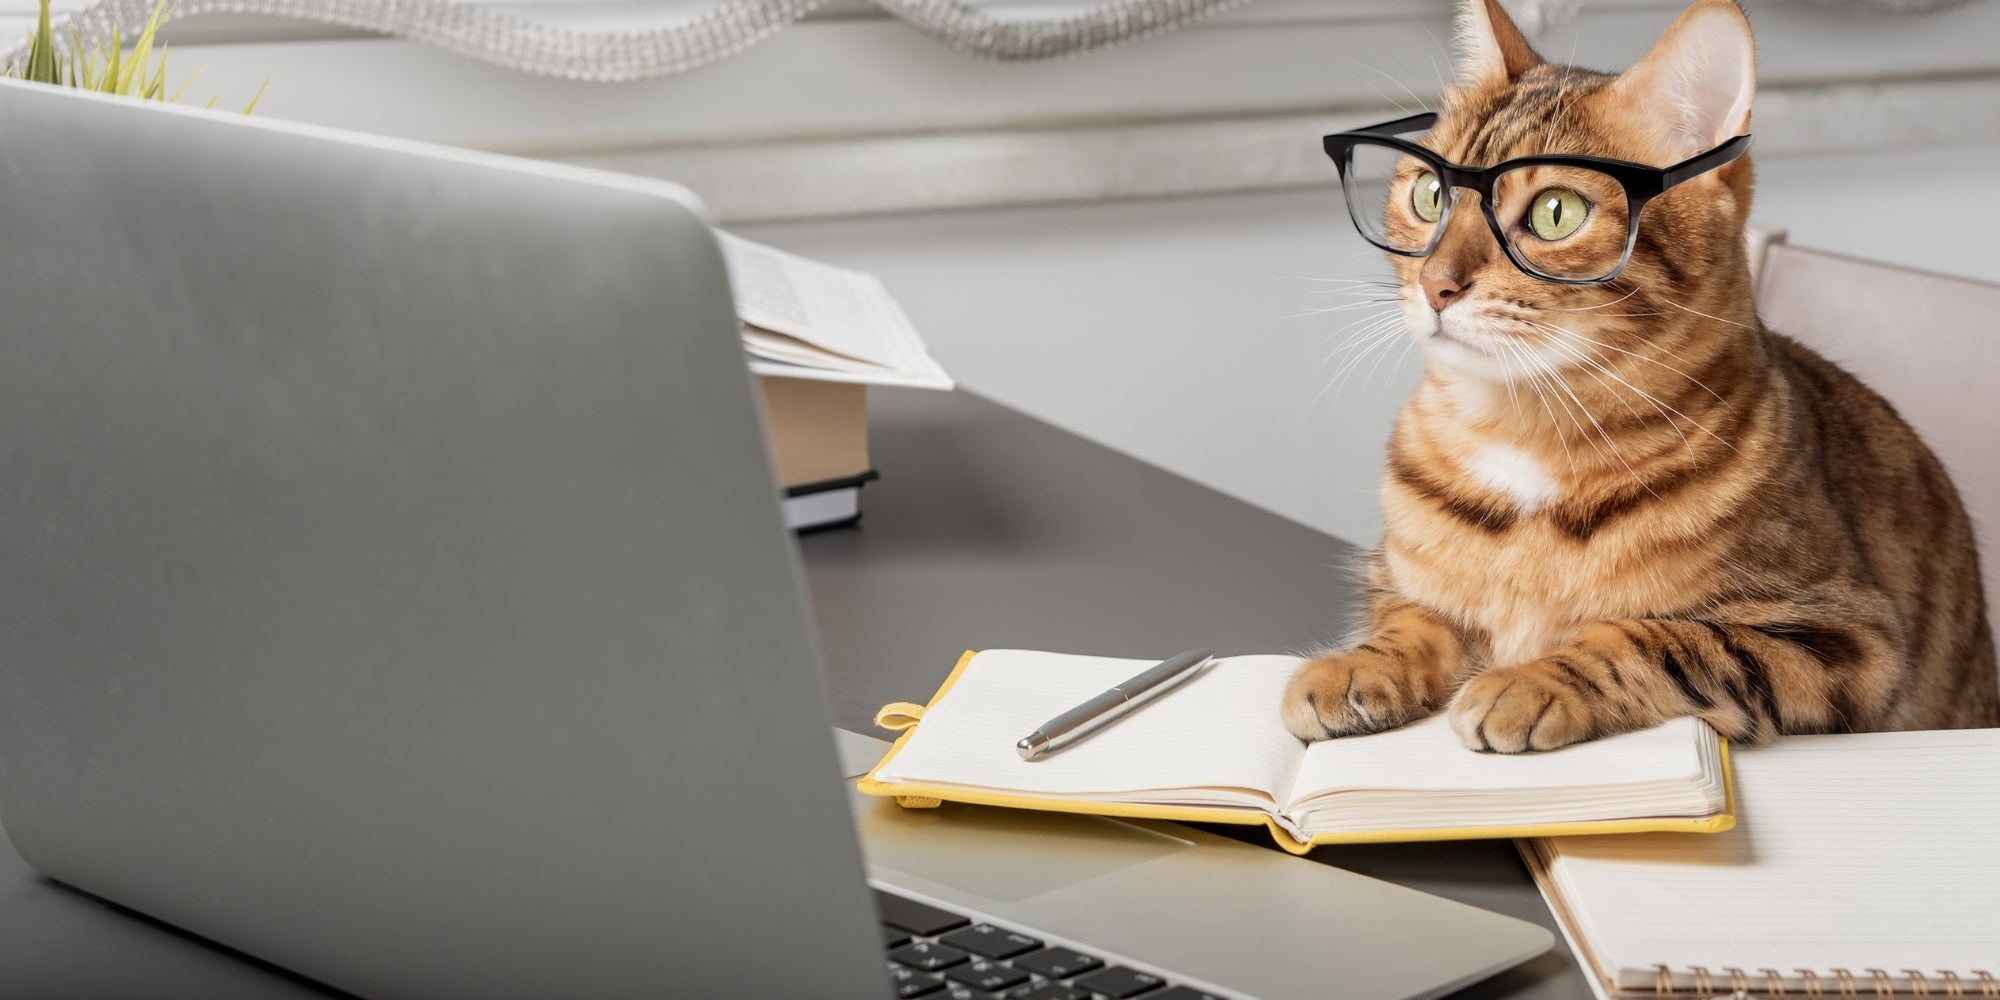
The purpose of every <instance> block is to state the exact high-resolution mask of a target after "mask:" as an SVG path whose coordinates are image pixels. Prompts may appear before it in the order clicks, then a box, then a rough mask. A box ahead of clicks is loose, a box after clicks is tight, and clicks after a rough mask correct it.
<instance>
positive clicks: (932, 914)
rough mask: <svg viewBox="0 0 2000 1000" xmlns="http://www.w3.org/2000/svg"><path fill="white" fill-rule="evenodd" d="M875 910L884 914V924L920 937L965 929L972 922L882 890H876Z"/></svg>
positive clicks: (948, 911)
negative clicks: (957, 928)
mask: <svg viewBox="0 0 2000 1000" xmlns="http://www.w3.org/2000/svg"><path fill="white" fill-rule="evenodd" d="M875 909H876V912H878V913H880V914H882V922H883V923H885V924H888V925H889V926H891V927H898V928H901V929H903V930H906V931H909V932H910V933H912V934H915V935H917V936H918V937H932V936H935V935H938V934H943V933H944V932H945V931H948V930H951V929H952V928H954V927H964V926H965V925H966V924H969V923H971V922H972V921H970V920H967V919H965V918H964V917H961V916H959V915H958V914H956V913H953V912H951V911H950V910H940V909H938V908H937V907H935V906H932V905H930V904H929V903H919V902H917V901H916V900H914V899H904V898H903V897H901V896H898V895H896V894H895V893H892V892H883V891H882V890H880V889H877V890H875Z"/></svg>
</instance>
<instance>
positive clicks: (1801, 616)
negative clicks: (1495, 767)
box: [1281, 0, 2000, 753]
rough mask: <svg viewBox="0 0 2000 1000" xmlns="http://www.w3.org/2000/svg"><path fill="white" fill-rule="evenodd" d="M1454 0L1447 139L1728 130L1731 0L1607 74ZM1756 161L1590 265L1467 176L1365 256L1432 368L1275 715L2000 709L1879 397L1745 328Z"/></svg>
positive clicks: (1484, 145) (1598, 732) (1715, 722)
mask: <svg viewBox="0 0 2000 1000" xmlns="http://www.w3.org/2000/svg"><path fill="white" fill-rule="evenodd" d="M1459 21H1460V24H1459V28H1460V36H1461V37H1460V44H1461V48H1462V49H1463V50H1464V57H1463V58H1462V59H1461V61H1460V71H1461V72H1460V76H1459V78H1458V80H1457V81H1456V82H1455V83H1454V84H1453V85H1452V86H1451V87H1450V88H1449V90H1448V91H1447V93H1446V95H1445V103H1444V106H1443V110H1442V112H1441V117H1440V118H1439V120H1438V122H1437V123H1436V125H1435V126H1434V127H1433V128H1431V130H1430V131H1429V133H1428V134H1427V135H1425V136H1423V137H1422V144H1423V145H1424V146H1425V147H1426V148H1428V149H1430V150H1432V151H1433V152H1435V153H1437V154H1439V155H1441V156H1443V157H1444V158H1445V159H1446V160H1449V161H1451V162H1453V163H1459V164H1467V165H1473V166H1482V165H1488V164H1493V163H1496V162H1499V161H1501V160H1505V159H1508V158H1512V157H1518V156H1523V155H1530V154H1537V153H1542V152H1560V153H1582V154H1590V155H1597V156H1606V157H1613V158H1617V159H1621V160H1628V161H1634V162H1638V163H1645V164H1655V165H1659V166H1667V165H1671V164H1675V163H1677V162H1679V161H1681V160H1683V159H1685V158H1687V157H1689V156H1692V155H1694V154H1697V153H1701V152H1704V151H1706V150H1708V149H1710V148H1712V147H1715V146H1717V145H1719V144H1721V143H1723V142H1725V141H1727V140H1729V139H1730V138H1731V137H1733V136H1736V135H1739V134H1744V133H1747V132H1748V131H1749V117H1750V102H1751V96H1752V93H1753V91H1754V88H1755V82H1754V49H1753V45H1752V40H1751V34H1750V25H1749V22H1748V20H1747V19H1746V18H1745V17H1744V14H1743V12H1742V10H1741V8H1740V7H1739V6H1738V5H1737V4H1736V3H1735V2H1733V0H1702V2H1698V3H1696V4H1694V5H1693V6H1691V7H1689V8H1688V9H1687V10H1686V11H1685V12H1683V13H1682V14H1681V15H1680V17H1679V19H1678V20H1676V21H1675V22H1674V23H1673V25H1672V26H1671V27H1670V28H1668V29H1667V31H1666V33H1665V34H1664V35H1663V36H1662V37H1661V38H1660V40H1659V42H1658V43H1657V44H1656V45H1655V46H1654V47H1653V49H1652V50H1651V51H1650V52H1649V53H1648V54H1647V55H1646V56H1645V57H1644V59H1642V60H1641V61H1640V62H1639V63H1638V64H1637V65H1635V66H1634V67H1632V68H1631V69H1629V70H1627V71H1626V72H1624V73H1621V74H1615V75H1614V74H1607V73H1599V72H1595V71H1591V70H1586V69H1580V68H1575V67H1569V66H1559V65H1553V64H1550V63H1548V62H1546V61H1544V60H1543V59H1542V58H1541V56H1539V55H1538V54H1536V53H1535V51H1534V50H1533V49H1532V48H1531V47H1530V46H1529V44H1528V42H1527V41H1526V39H1525V38H1524V37H1523V36H1522V35H1521V33H1520V31H1519V30H1518V29H1517V28H1516V27H1515V26H1514V24H1513V22H1512V21H1511V20H1510V19H1509V18H1508V16H1507V14H1506V12H1505V11H1504V10H1502V9H1501V7H1500V6H1499V4H1498V3H1496V2H1494V0H1471V2H1470V3H1467V4H1465V5H1464V6H1463V8H1462V9H1461V11H1460V17H1459ZM1427 176H1431V177H1433V178H1434V177H1435V175H1427ZM1752 178H1753V171H1752V167H1751V163H1750V160H1749V159H1748V158H1747V157H1745V158H1740V159H1737V160H1735V161H1733V162H1731V163H1729V164H1727V165H1725V166H1723V167H1721V168H1719V169H1716V170H1714V171H1712V172H1709V173H1707V174H1703V175H1701V176H1697V177H1695V178H1693V179H1691V180H1688V181H1686V182H1684V183H1682V184H1680V185H1679V186H1677V187H1674V188H1672V189H1670V190H1668V191H1667V192H1665V194H1663V195H1661V196H1660V197H1658V198H1656V199H1654V200H1653V201H1652V202H1651V203H1650V204H1647V205H1646V206H1645V209H1644V213H1643V215H1642V217H1641V219H1640V222H1639V228H1638V232H1637V242H1636V244H1635V245H1634V248H1633V250H1632V255H1631V259H1630V261H1629V263H1628V264H1627V265H1626V269H1625V270H1624V271H1623V272H1622V273H1621V274H1620V275H1619V277H1618V278H1616V279H1615V280H1613V281H1612V282H1610V283H1608V284H1597V285H1573V284H1557V283H1554V282H1550V281H1545V280H1540V279H1537V278H1535V277H1531V276H1530V275H1528V274H1526V273H1524V272H1523V271H1522V270H1520V269H1518V268H1517V267H1516V266H1515V265H1514V264H1513V263H1510V261H1509V260H1508V258H1507V256H1506V255H1505V254H1504V253H1503V251H1502V248H1501V246H1500V245H1499V243H1498V242H1497V241H1496V240H1495V239H1494V237H1493V235H1492V233H1491V232H1490V231H1489V229H1488V225H1487V222H1486V220H1485V219H1483V218H1482V217H1481V215H1480V212H1479V211H1477V210H1475V206H1474V205H1473V204H1472V202H1475V201H1476V200H1477V198H1478V196H1477V195H1476V194H1472V193H1469V192H1458V194H1459V195H1460V196H1461V197H1462V198H1463V199H1464V203H1462V204H1461V205H1460V207H1461V208H1463V209H1466V210H1463V211H1457V212H1454V213H1452V214H1451V215H1450V216H1448V217H1447V218H1446V219H1445V229H1444V232H1443V235H1442V236H1441V237H1440V238H1439V242H1438V243H1437V244H1436V246H1435V248H1434V249H1433V250H1432V251H1431V252H1430V254H1429V255H1428V256H1427V257H1420V258H1418V257H1402V256H1394V255H1391V256H1390V257H1389V260H1390V263H1391V264H1392V266H1393V267H1394V268H1395V271H1396V277H1397V279H1398V281H1397V283H1398V287H1399V289H1400V291H1399V295H1398V305H1399V307H1400V310H1401V313H1402V315H1403V317H1404V319H1405V321H1406V322H1407V325H1408V327H1409V332H1410V334H1411V336H1413V337H1414V338H1415V339H1416V340H1417V342H1418V343H1419V345H1420V346H1421V347H1422V349H1423V352H1424V355H1425V367H1426V371H1425V375H1424V377H1423V379H1422V381H1421V383H1420V384H1419V386H1418V387H1417V389H1416V390H1415V391H1414V393H1413V394H1412V395H1411V396H1410V398H1409V399H1408V401H1407V402H1406V403H1405V404H1404V406H1403V409H1402V411H1401V413H1400V415H1399V417H1398V419H1397V423H1396V426H1395V430H1394V432H1393V434H1392V436H1391V440H1390V445H1389V453H1388V462H1387V468H1386V470H1385V472H1384V476H1383V482H1382V494H1381V495H1382V512H1383V520H1384V529H1385V531H1384V538H1383V541H1382V544H1381V545H1380V547H1379V548H1377V549H1376V550H1375V551H1374V552H1373V553H1372V554H1371V555H1370V557H1369V559H1368V562H1367V564H1366V567H1365V580H1366V584H1367V590H1368V603H1367V606H1366V615H1365V623H1364V626H1363V630H1362V631H1361V632H1360V633H1359V634H1358V636H1357V638H1359V639H1360V641H1359V642H1358V643H1357V644H1355V645H1353V646H1352V647H1351V648H1348V649H1346V650H1344V651H1339V652H1328V653H1322V654H1319V655H1317V656H1315V657H1313V658H1312V659H1310V660H1309V661H1308V662H1307V663H1306V664H1305V665H1303V666H1302V667H1300V668H1299V670H1298V672H1297V673H1296V674H1295V675H1294V676H1293V678H1292V679H1291V682H1290V684H1289V686H1288V688H1287V690H1286V692H1285V695H1284V701H1283V705H1282V707H1281V714H1282V716H1283V719H1284V722H1285V724H1286V727H1287V728H1288V729H1289V730H1290V731H1291V732H1292V733H1293V734H1294V735H1296V736H1298V737H1299V738H1301V739H1304V740H1307V741H1312V740H1320V739H1327V738H1332V737H1339V736H1347V735H1354V734H1363V733H1370V732H1377V731H1380V730H1384V729H1388V728H1392V727H1396V726H1399V725H1402V724H1404V723H1407V722H1410V721H1412V720H1414V719H1417V718H1420V717H1423V716H1426V715H1429V714H1431V713H1433V712H1435V711H1437V710H1438V709H1439V708H1440V707H1446V706H1447V703H1448V708H1447V710H1448V712H1449V718H1450V723H1451V726H1452V728H1453V730H1454V731H1455V732H1456V733H1457V734H1458V736H1459V738H1460V739H1462V740H1463V741H1464V742H1465V744H1466V745H1467V746H1468V747H1470V748H1472V749H1474V750H1480V751H1489V752H1500V753H1516V752H1522V751H1540V750H1549V749H1554V748H1557V747H1561V746H1564V745H1567V744H1571V743H1575V742H1579V741H1582V740H1588V739H1593V738H1596V737H1600V736H1605V735H1608V734H1613V733H1618V732H1622V731H1627V730H1633V729H1640V728H1645V727H1649V726H1652V725H1655V724H1658V723H1660V722H1663V721H1665V720H1667V719H1670V718H1675V717H1681V716H1688V715H1693V716H1698V717H1700V718H1702V719H1704V720H1706V721H1707V722H1708V723H1709V724H1711V725H1712V726H1714V727H1715V729H1716V730H1717V731H1719V732H1721V733H1722V734H1723V735H1724V736H1726V737H1728V738H1729V739H1731V740H1733V741H1739V742H1742V743H1750V744H1754V743H1756V742H1758V741H1760V740H1764V739H1767V738H1769V737H1771V736H1773V735H1776V734H1781V733H1822V732H1845V731H1869V730H1902V729H1929V728H1961V727H1976V726H1994V725H2000V680H1996V672H1995V665H1994V646H1993V636H1992V631H1991V629H1990V627H1989V625H1988V623H1987V620H1986V602H1985V597H1984V595H1983V594H1982V593H1981V586H1980V576H1979V562H1978V559H1977V555H1976V552H1975V549H1974V538H1973V529H1972V525H1971V522H1970V520H1969V519H1968V517H1967V515H1966V512H1965V509H1964V507H1963V505H1962V504H1961V503H1960V500H1959V498H1958V495H1957V493H1956V491H1955V490H1954V488H1953V486H1952V484H1951V481H1950V479H1949V478H1948V477H1947V476H1946V474H1945V470H1944V468H1943V466H1942V465H1941V464H1940V463H1939V461H1938V460H1937V458H1936V457H1935V456H1933V455H1932V453H1931V452H1930V451H1929V449H1927V448H1926V447H1925V446H1924V444H1923V442H1922V441H1921V440H1919V439H1918V437H1917V435H1916V433H1915V432H1914V431H1913V430H1912V429H1911V428H1910V426H1909V425H1908V424H1906V423H1905V422H1904V421H1903V420H1902V419H1901V418H1900V417H1899V416H1897V414H1896V411H1895V410H1894V409H1893V408H1892V407H1891V406H1890V404H1889V403H1888V402H1886V401H1885V400H1883V399H1882V398H1881V397H1880V396H1878V395H1876V394H1875V393H1874V392H1873V391H1872V390H1870V389H1869V388H1868V387H1866V386H1865V385H1863V384H1862V383H1861V382H1860V381H1858V380H1857V379H1856V378H1854V377H1853V376H1852V375H1850V374H1848V373H1847V372H1845V371H1843V370H1841V369H1840V368H1838V367H1836V366H1835V365H1834V364H1833V363H1831V362H1829V361H1827V360H1826V359H1824V358H1822V357H1820V356H1818V355H1817V354H1814V353H1813V352H1812V351H1811V350H1810V349H1808V348H1806V347H1804V346H1802V345H1801V344H1799V343H1798V342H1796V341H1794V340H1791V339H1789V338H1787V337H1785V336H1783V335H1781V334H1779V333H1775V332H1772V331H1768V330H1765V329H1764V328H1763V327H1762V325H1761V324H1760V322H1759V320H1758V317H1757V314H1756V311H1755V308H1754V306H1753V303H1752V290H1751V289H1752V286H1751V278H1750V271H1749V263H1748V255H1747V251H1746V249H1745V246H1744V233H1743V228H1744V222H1745V219H1746V218H1747V217H1748V216H1749V213H1750V200H1751V188H1752ZM1447 193H1451V192H1447ZM1545 193H1546V192H1545ZM1404 197H1408V195H1407V193H1406V194H1405V195H1404ZM1518 197H1519V195H1518V194H1516V195H1509V194H1508V193H1507V192H1505V191H1502V192H1501V195H1500V200H1501V202H1502V203H1501V204H1496V205H1495V206H1494V208H1495V210H1496V213H1497V215H1498V216H1499V220H1500V222H1501V223H1503V224H1504V223H1506V222H1507V221H1508V220H1511V219H1520V218H1522V215H1521V213H1522V212H1523V211H1524V208H1523V206H1522V205H1520V204H1519V203H1517V202H1516V203H1509V202H1512V201H1513V200H1514V199H1516V198H1518ZM1537 197H1538V196H1537ZM1391 204H1392V206H1393V205H1394V204H1395V202H1394V201H1393V200H1392V202H1391ZM1433 204H1435V203H1433ZM1431 211H1432V212H1435V208H1432V209H1431ZM1432 218H1435V216H1432ZM1584 225H1586V226H1587V225H1589V221H1588V220H1587V219H1586V222H1585V223H1584ZM1516 239H1517V242H1518V239H1519V238H1516ZM1906 332H1907V331H1888V330H1885V331H1883V335H1884V336H1900V335H1904V334H1905V333H1906ZM1530 371H1532V374H1530Z"/></svg>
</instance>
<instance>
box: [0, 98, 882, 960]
mask: <svg viewBox="0 0 2000 1000" xmlns="http://www.w3.org/2000/svg"><path fill="white" fill-rule="evenodd" d="M0 135H4V136H6V137H7V139H6V141H5V142H4V143H0V315H4V316H5V321H4V329H0V477H4V478H0V484H4V485H0V491H4V499H0V819H4V823H5V827H6V831H7V834H8V836H9V837H10V838H12V840H13V842H14V845H15V846H16V847H17V848H18V849H19V851H20V853H21V855H22V856H23V857H24V858H26V859H27V860H28V861H29V862H30V863H32V864H33V865H34V866H35V867H36V868H38V869H39V870H41V871H42V872H44V873H46V874H48V875H50V876H52V877H54V878H56V879H59V880H61V881H64V882H67V883H69V884H71V885H74V886H77V887H79V888H81V889H84V890H87V891H89V892H92V893H96V894H99V895H102V896H104V897H107V898H109V899H112V900H115V901H117V902H119V903H122V904H125V905H127V906H130V907H133V908H135V909H137V910H140V911H142V912H145V913H148V914H151V915H153V916H155V917H158V918H160V919H162V920H165V921H167V922H169V923H172V924H175V925H178V926H180V927H183V928H186V929H188V930H190V931H193V932H195V933H197V934H201V935H204V936H207V937H210V938H213V939H215V940H218V941H221V942H223V943H225V944H228V945H231V946H234V947H236V948H239V949H242V950H243V951H245V952H248V953H250V954H252V955H256V956H258V957H261V958H264V959H267V960H269V961H272V962H274V963H276V964H278V965H281V966H284V967H286V968H289V969H293V970H295V971H297V972H300V973H302V974H304V975H307V976H310V977H314V978H317V979H320V980H323V981H325V982H327V983H330V984H332V985H335V986H338V987H341V988H343V989H346V990H351V991H354V992H357V993H362V994H366V995H368V996H372V997H452V998H464V997H487V998H492V997H552V996H591V997H614V996H640V995H647V996H654V997H658V996H695V995H713V996H780V995H796V996H804V995H812V996H817V997H825V996H848V995H851V996H857V997H858V996H879V995H880V993H881V991H882V990H883V979H882V971H881V967H880V959H879V957H878V946H879V942H877V941H876V931H875V928H874V923H873V920H872V919H871V918H870V917H869V909H868V907H869V903H868V898H867V895H866V892H867V890H866V888H865V887H864V884H863V880H862V876H861V868H860V862H859V857H858V853H857V849H856V846H855V840H854V832H853V828H852V826H851V825H850V820H849V814H848V811H847V807H846V803H845V800H844V798H843V795H842V791H841V788H840V786H839V785H838V784H837V783H836V780H835V777H836V776H835V764H834V759H833V754H832V752H831V746H830V743H829V739H830V737H829V734H828V727H827V718H828V716H827V713H826V703H825V695H824V691H823V689H822V680H821V678H820V675H819V673H818V671H817V669H816V664H817V653H816V650H815V648H814V643H813V640H812V637H811V633H810V630H809V627H808V622H807V616H806V613H805V611H804V605H803V598H802V595H801V591H800V588H799V584H798V580H797V572H796V564H795V555H794V553H793V552H792V550H791V544H790V542H789V541H788V538H787V536H786V535H785V533H783V532H782V531H781V530H780V528H779V525H780V518H779V512H778V502H777V499H776V495H775V492H774V490H773V487H772V479H771V475H770V469H769V467H768V465H767V459H766V457H765V453H764V450H763V444H762V441H761V440H760V431H759V428H758V423H757V417H756V415H755V411H754V408H753V404H752V398H751V388H750V383H749V379H748V376H747V375H746V373H745V367H744V364H743V359H742V350H741V347H740V345H739V341H738V337H737V327H736V321H735V319H734V316H733V315H732V310H731V306H730V300H729V295H728V286H727V283H726V281H725V280H724V273H723V270H722V264H721V262H720V260H719V258H718V255H717V253H716V250H715V247H714V244H713V241H712V239H711V237H710V235H709V234H708V232H707V230H706V228H705V227H704V226H703V224H702V223H701V222H700V220H699V219H698V217H697V216H696V214H695V213H694V212H693V211H692V210H691V209H690V208H689V206H688V204H686V203H683V202H681V201H677V200H676V198H675V197H674V195H673V190H672V189H670V188H668V187H667V186H665V185H656V184H647V183H643V182H637V181H633V180H629V179H622V178H613V177H609V176H601V175H591V174H586V173H583V172H580V171H565V170H559V169H556V168H551V167H544V166H540V165H532V164H524V163H520V162H518V161H509V160H504V159H500V158H493V157H478V156H473V155H468V154H461V153H455V152H451V151H446V150H435V149H429V148H424V147H418V146H414V145H408V144H402V143H394V142H387V141H380V140H374V139H369V138H365V137H359V136H347V135H344V134H340V133H334V132H329V131H323V130H315V129H306V128H299V127H293V126H285V125H279V124H274V123H269V122H259V121H257V120H255V119H249V120H245V119H241V118H237V117H234V116H225V115H218V114H204V113H199V112H192V111H182V110H177V109H171V108H161V107H158V106H147V105H143V104H139V103H134V102H127V101H122V100H112V99H106V98H96V97H90V96H82V95H78V94H75V93H71V92H67V91H61V90H56V89H53V88H41V87H36V86H32V85H24V84H18V83H13V82H0ZM772 941H777V942H782V943H783V944H784V946H785V947H786V948H787V949H790V950H791V954H790V955H788V957H787V961H786V962H783V963H772V962H768V961H755V960H753V959H752V957H751V956H752V955H753V954H763V951H762V946H761V945H760V942H772Z"/></svg>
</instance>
